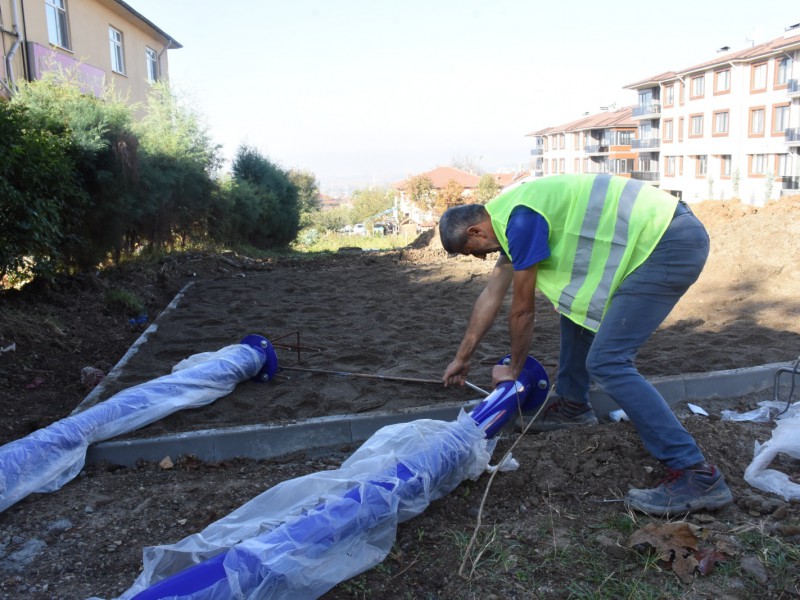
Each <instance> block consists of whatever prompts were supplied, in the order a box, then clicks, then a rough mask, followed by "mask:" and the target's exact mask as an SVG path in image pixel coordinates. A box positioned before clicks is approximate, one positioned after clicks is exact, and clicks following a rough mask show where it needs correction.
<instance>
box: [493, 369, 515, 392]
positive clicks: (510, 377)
mask: <svg viewBox="0 0 800 600" xmlns="http://www.w3.org/2000/svg"><path fill="white" fill-rule="evenodd" d="M514 379H515V377H514V371H512V370H511V365H495V366H494V367H492V388H496V387H497V384H499V383H500V382H501V381H514Z"/></svg>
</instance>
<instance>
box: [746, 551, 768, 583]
mask: <svg viewBox="0 0 800 600" xmlns="http://www.w3.org/2000/svg"><path fill="white" fill-rule="evenodd" d="M740 565H741V567H742V571H744V572H745V573H747V574H748V575H749V576H750V577H752V578H753V579H755V580H756V581H757V582H758V583H760V584H761V585H765V584H766V583H767V580H768V579H769V576H768V575H767V570H766V569H765V568H764V565H763V564H762V563H761V561H760V560H759V559H758V557H757V556H755V555H753V554H749V555H747V556H744V557H742V560H741V562H740Z"/></svg>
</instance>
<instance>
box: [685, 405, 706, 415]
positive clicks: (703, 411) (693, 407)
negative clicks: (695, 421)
mask: <svg viewBox="0 0 800 600" xmlns="http://www.w3.org/2000/svg"><path fill="white" fill-rule="evenodd" d="M686 406H688V407H689V410H690V411H692V412H693V413H694V414H696V415H703V416H704V417H707V416H708V413H707V412H706V409H704V408H702V407H700V406H697V405H696V404H692V403H691V402H687V403H686Z"/></svg>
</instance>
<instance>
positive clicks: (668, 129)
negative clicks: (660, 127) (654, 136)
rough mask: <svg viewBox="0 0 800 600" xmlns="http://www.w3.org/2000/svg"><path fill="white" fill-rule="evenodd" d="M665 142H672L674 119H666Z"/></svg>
mask: <svg viewBox="0 0 800 600" xmlns="http://www.w3.org/2000/svg"><path fill="white" fill-rule="evenodd" d="M664 141H665V142H671V141H672V119H664Z"/></svg>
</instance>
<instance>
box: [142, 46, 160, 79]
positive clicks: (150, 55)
mask: <svg viewBox="0 0 800 600" xmlns="http://www.w3.org/2000/svg"><path fill="white" fill-rule="evenodd" d="M144 60H145V67H146V71H147V81H149V82H150V83H155V82H156V81H158V55H157V54H156V51H155V50H153V49H152V48H147V47H146V48H145V49H144Z"/></svg>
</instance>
